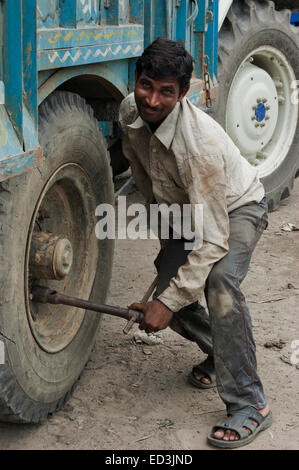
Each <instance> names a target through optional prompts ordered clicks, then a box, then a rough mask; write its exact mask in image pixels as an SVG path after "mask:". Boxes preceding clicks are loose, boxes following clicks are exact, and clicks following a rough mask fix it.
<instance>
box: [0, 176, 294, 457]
mask: <svg viewBox="0 0 299 470" xmlns="http://www.w3.org/2000/svg"><path fill="white" fill-rule="evenodd" d="M138 199H139V195H138V193H133V194H131V195H130V200H131V201H133V200H134V201H136V200H138ZM286 222H291V223H293V224H295V225H297V226H299V178H298V179H297V180H296V183H295V189H294V192H293V193H292V195H291V197H289V198H288V199H286V200H285V201H283V203H282V205H281V207H280V209H279V210H278V211H276V212H274V213H271V214H270V223H269V227H268V229H267V231H266V232H265V234H264V236H263V237H262V239H261V241H260V243H259V245H258V247H257V249H256V251H255V253H254V256H253V259H252V262H251V267H250V271H249V273H248V276H247V278H246V280H245V281H244V284H243V290H244V292H245V294H246V297H247V301H248V304H249V307H250V310H251V314H252V320H253V327H254V334H255V341H256V346H257V358H258V369H259V374H260V376H261V377H262V380H263V383H264V388H265V392H266V396H267V399H268V403H269V405H270V408H271V409H272V413H273V417H274V422H273V425H272V426H271V427H270V428H269V429H267V430H266V431H264V432H262V433H261V434H260V435H259V436H258V437H257V439H256V440H254V441H253V442H252V443H251V444H249V445H248V446H246V447H244V449H247V450H249V449H251V450H254V449H270V450H271V449H272V450H277V449H280V450H282V449H284V450H287V449H298V448H299V396H298V391H299V327H298V314H299V310H298V304H299V276H298V265H299V231H292V232H284V231H281V226H282V224H284V223H286ZM158 249H159V244H158V242H157V241H156V240H136V241H127V240H120V241H117V242H116V256H115V260H114V271H113V279H112V283H111V288H110V294H109V298H108V299H107V300H108V303H110V304H111V305H122V306H126V305H128V304H129V303H131V302H132V301H135V300H140V299H141V298H142V296H143V294H144V292H145V290H146V288H147V287H148V286H149V285H150V283H151V281H152V279H153V278H154V276H155V269H154V267H153V264H152V261H153V259H154V257H155V256H156V254H157V252H158ZM141 266H144V269H143V270H141ZM124 325H125V322H124V320H122V319H118V318H113V317H108V316H107V315H105V316H104V317H103V320H102V325H101V329H100V330H99V333H98V337H97V341H96V345H95V348H94V350H93V353H92V355H91V358H90V361H89V362H88V364H87V366H86V368H85V371H84V373H83V375H82V377H81V379H80V381H79V383H78V386H77V388H76V389H75V392H74V394H73V396H72V398H71V399H70V401H69V402H68V403H67V404H66V405H65V406H64V408H63V409H62V410H61V411H59V412H58V413H56V414H55V415H53V416H52V417H50V418H49V419H48V420H47V421H46V422H44V423H43V424H40V425H12V424H3V423H2V424H0V449H104V450H125V449H126V450H142V449H150V450H153V449H155V450H191V449H211V447H210V446H209V445H208V444H207V442H206V437H207V435H208V433H209V432H210V430H211V427H212V426H213V425H214V424H215V423H216V421H217V420H219V419H220V418H221V417H223V416H224V415H225V412H224V404H223V402H222V401H221V400H220V398H219V396H218V394H217V391H216V389H209V390H198V389H195V388H193V387H192V386H191V385H189V384H188V382H187V380H186V377H187V374H188V373H189V371H190V369H191V368H192V365H194V364H195V363H197V362H199V361H200V360H202V359H204V357H205V356H204V354H203V353H202V352H200V351H199V350H198V348H197V346H196V345H195V344H193V343H191V342H188V341H187V340H185V339H183V338H181V337H180V336H178V335H177V334H176V333H174V332H173V331H171V330H170V329H167V330H164V332H163V336H162V339H163V343H162V344H159V345H153V346H149V345H146V344H136V342H135V341H134V339H133V335H134V333H136V331H138V328H137V326H136V327H135V328H134V330H133V332H132V333H131V334H129V335H128V336H125V335H124V334H123V333H122V329H123V327H124ZM295 340H298V343H297V348H296V349H297V350H298V353H297V356H296V355H295V354H294V353H295V350H294V349H292V343H293V342H294V341H295ZM265 344H267V346H268V347H266V346H265ZM293 346H294V343H293ZM292 353H293V356H292ZM294 357H295V361H294V360H293V361H291V358H293V359H294ZM292 362H298V364H297V366H296V364H294V363H293V364H292ZM242 449H243V448H242Z"/></svg>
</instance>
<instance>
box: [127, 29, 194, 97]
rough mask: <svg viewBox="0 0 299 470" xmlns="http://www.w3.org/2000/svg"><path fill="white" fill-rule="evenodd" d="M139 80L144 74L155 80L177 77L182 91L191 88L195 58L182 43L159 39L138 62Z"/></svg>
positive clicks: (145, 51) (146, 50)
mask: <svg viewBox="0 0 299 470" xmlns="http://www.w3.org/2000/svg"><path fill="white" fill-rule="evenodd" d="M136 71H137V78H139V77H140V75H141V73H142V72H144V73H145V74H146V75H147V76H148V77H150V78H152V79H153V80H159V79H161V78H166V77H176V78H177V79H178V81H179V84H180V91H182V90H183V88H187V87H189V86H190V80H191V75H192V72H193V57H192V56H191V55H190V54H189V52H188V51H186V49H185V47H184V45H183V43H182V42H181V41H171V40H170V39H165V38H157V39H156V40H155V41H154V42H152V43H151V44H150V45H149V46H148V47H147V48H146V49H145V50H144V52H143V54H142V55H141V56H140V57H139V58H138V60H137V62H136Z"/></svg>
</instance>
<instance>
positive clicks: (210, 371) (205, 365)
mask: <svg viewBox="0 0 299 470" xmlns="http://www.w3.org/2000/svg"><path fill="white" fill-rule="evenodd" d="M195 370H198V371H200V372H202V373H203V374H204V375H206V376H208V378H209V379H210V381H211V383H210V384H204V383H203V382H202V381H201V380H198V379H196V378H195V376H194V372H195ZM188 382H189V383H191V385H194V387H197V388H212V387H216V374H215V367H214V360H213V358H212V357H211V356H208V357H207V358H206V360H205V361H203V362H201V363H200V364H198V365H197V366H194V367H193V369H192V372H190V374H189V375H188Z"/></svg>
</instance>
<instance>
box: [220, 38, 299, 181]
mask: <svg viewBox="0 0 299 470" xmlns="http://www.w3.org/2000/svg"><path fill="white" fill-rule="evenodd" d="M296 83H297V82H296V76H295V73H294V70H293V68H292V66H291V64H290V63H289V61H288V60H287V58H286V57H285V55H284V54H283V53H282V52H281V51H279V50H278V49H276V48H274V47H272V46H262V47H259V48H258V49H255V50H254V51H252V52H251V53H250V54H249V55H248V56H247V57H246V58H245V59H244V61H243V62H242V64H241V65H240V67H239V69H238V71H237V73H236V75H235V77H234V79H233V81H232V84H231V88H230V91H229V96H228V101H227V109H226V130H227V133H228V134H229V135H230V137H231V138H232V140H233V141H234V143H235V144H236V145H237V146H238V147H239V149H240V151H241V153H242V155H243V156H244V157H245V158H246V159H247V160H248V161H249V162H250V163H251V164H252V165H254V166H258V170H259V176H260V177H261V178H264V177H266V176H268V175H270V174H271V173H273V171H275V169H276V168H278V167H279V166H280V165H281V163H282V162H283V160H284V159H285V157H286V155H287V154H288V152H289V149H290V146H291V145H292V142H293V139H294V136H295V132H296V128H297V121H298V115H299V105H298V103H297V101H298V100H292V94H293V93H294V87H296V86H297V85H296ZM292 101H293V102H292Z"/></svg>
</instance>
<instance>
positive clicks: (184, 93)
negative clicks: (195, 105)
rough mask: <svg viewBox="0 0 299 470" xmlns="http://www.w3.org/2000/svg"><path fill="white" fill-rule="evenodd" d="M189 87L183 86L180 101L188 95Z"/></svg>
mask: <svg viewBox="0 0 299 470" xmlns="http://www.w3.org/2000/svg"><path fill="white" fill-rule="evenodd" d="M189 89H190V87H189V86H187V87H186V88H183V89H182V91H181V94H180V96H179V99H178V101H182V99H183V98H185V96H186V94H187V93H188V91H189Z"/></svg>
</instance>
